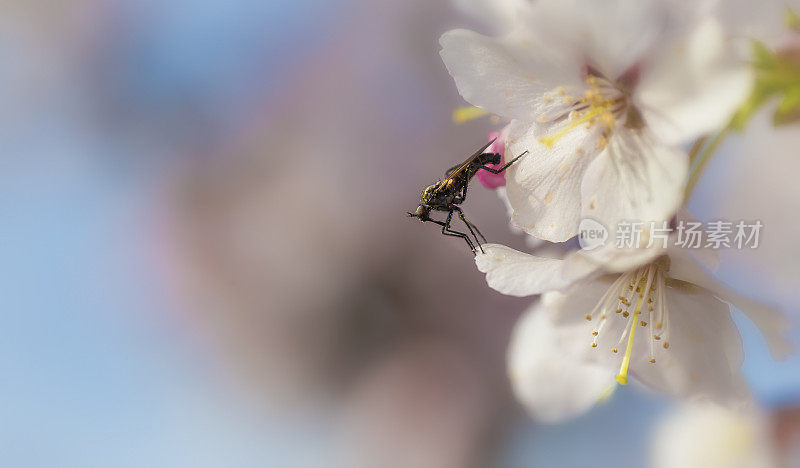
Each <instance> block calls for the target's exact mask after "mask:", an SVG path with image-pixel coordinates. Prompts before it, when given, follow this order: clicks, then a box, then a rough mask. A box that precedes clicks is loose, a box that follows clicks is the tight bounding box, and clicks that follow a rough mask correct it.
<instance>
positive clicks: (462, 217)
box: [447, 206, 486, 253]
mask: <svg viewBox="0 0 800 468" xmlns="http://www.w3.org/2000/svg"><path fill="white" fill-rule="evenodd" d="M453 209H454V210H455V211H458V217H459V218H461V221H464V224H466V225H467V229H469V232H470V234H472V237H474V238H475V242H477V243H478V248H480V249H481V252H483V253H486V252H484V251H483V247H482V246H481V241H480V240H478V236H476V235H475V231H473V230H472V226H474V225H473V224H472V223H470V222H469V221H467V218H466V217H464V212H463V211H461V208H459V207H457V206H454V207H453ZM450 214H451V215H452V214H453V212H452V211H451V212H450ZM447 222H448V224H449V223H450V216H448V217H447ZM475 229H477V228H475ZM481 237H483V234H481ZM483 241H484V242H486V239H485V238H484V239H483ZM472 250H473V251H474V250H475V249H474V248H473V249H472Z"/></svg>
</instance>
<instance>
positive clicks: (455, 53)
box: [439, 29, 583, 120]
mask: <svg viewBox="0 0 800 468" xmlns="http://www.w3.org/2000/svg"><path fill="white" fill-rule="evenodd" d="M439 43H440V44H441V45H442V50H441V56H442V60H443V61H444V64H445V66H447V70H448V71H449V72H450V75H452V77H453V79H454V80H455V82H456V86H457V87H458V92H459V93H461V96H462V97H463V98H464V99H466V100H467V102H469V103H470V104H472V105H474V106H477V107H480V108H481V109H485V110H487V111H489V112H492V113H494V114H497V115H500V116H503V117H507V118H516V119H523V120H534V119H536V118H538V115H539V111H538V107H537V106H540V105H543V101H542V99H543V95H544V93H545V92H547V91H551V90H553V89H555V88H556V87H558V86H567V87H570V86H574V87H578V88H580V89H582V88H581V87H582V86H583V85H582V83H581V81H580V80H581V75H580V68H579V66H578V64H577V63H576V64H574V65H571V64H570V63H565V62H564V60H563V58H561V57H559V56H558V54H557V53H555V51H554V50H553V48H552V47H551V48H548V47H543V46H540V45H537V43H535V42H533V41H532V40H531V39H530V38H527V37H523V36H522V35H521V33H520V34H512V35H509V36H507V37H504V38H491V37H486V36H482V35H480V34H477V33H474V32H472V31H467V30H464V29H456V30H452V31H448V32H446V33H444V35H442V37H441V39H439ZM581 92H582V91H580V90H579V91H578V94H580V93H581Z"/></svg>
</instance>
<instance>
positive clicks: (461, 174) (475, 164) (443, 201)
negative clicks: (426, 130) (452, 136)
mask: <svg viewBox="0 0 800 468" xmlns="http://www.w3.org/2000/svg"><path fill="white" fill-rule="evenodd" d="M494 140H496V138H495V139H493V140H492V141H490V142H489V143H486V144H485V145H484V146H483V147H482V148H481V149H479V150H478V151H476V152H475V153H474V154H473V155H472V156H470V157H469V158H467V160H466V161H464V162H463V163H461V164H459V165H457V166H454V167H451V168H450V169H448V170H447V172H445V178H444V180H442V181H438V182H436V183H435V184H433V185H430V186H428V187H427V188H426V189H425V190H423V191H422V195H420V203H419V206H418V207H417V211H416V212H415V213H408V216H409V217H412V218H418V219H419V220H420V221H422V222H423V223H424V222H426V221H430V222H432V223H435V224H438V225H439V226H441V227H442V234H444V235H445V236H452V237H460V238H462V239H464V240H465V241H466V242H467V245H469V248H470V249H471V250H472V252H473V253H475V244H473V243H472V239H470V237H469V236H468V235H467V234H466V233H464V232H460V231H456V230H454V229H451V227H450V221H452V219H453V212H456V213H458V217H459V218H461V221H463V222H464V224H465V225H466V226H467V229H468V230H469V233H470V234H472V237H473V238H474V239H475V242H476V243H477V244H478V248H480V249H481V252H483V247H481V241H480V240H479V239H478V236H480V238H481V239H483V242H486V238H485V237H484V236H483V234H481V231H480V230H479V229H478V227H477V226H475V225H474V224H472V223H471V222H469V221H468V220H467V218H466V217H465V216H464V212H463V211H461V208H459V207H458V205H460V204H461V203H463V202H464V200H466V198H467V186H468V185H469V182H470V181H471V180H472V178H473V177H475V174H477V173H478V171H480V170H481V169H483V170H484V171H488V172H491V173H492V174H500V173H501V172H503V171H505V170H506V169H507V168H508V167H509V166H510V165H512V164H514V163H515V162H517V160H518V159H519V158H521V157H523V156H524V155H525V154H526V153H527V151H525V152H523V153H522V154H520V155H519V156H517V157H516V158H514V159H512V160H511V161H510V162H508V163H506V164H504V165H503V167H501V168H499V169H493V168H491V167H489V166H487V164H499V163H500V159H501V156H500V153H484V151H485V150H486V148H488V147H489V145H491V144H492V143H494ZM431 211H444V212H446V213H447V219H446V220H445V221H438V220H435V219H433V218H431V217H430V213H431ZM476 232H477V235H476V234H475V233H476Z"/></svg>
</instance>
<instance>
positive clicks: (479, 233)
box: [461, 216, 487, 244]
mask: <svg viewBox="0 0 800 468" xmlns="http://www.w3.org/2000/svg"><path fill="white" fill-rule="evenodd" d="M461 219H463V220H464V222H465V223H467V226H472V228H473V229H475V232H477V233H478V235H479V236H480V238H481V239H483V243H484V244H485V243H486V242H487V241H486V236H484V235H483V233H481V230H480V229H478V226H476V225H474V224H472V223H471V222H469V221H467V218H464V217H463V216H462V217H461Z"/></svg>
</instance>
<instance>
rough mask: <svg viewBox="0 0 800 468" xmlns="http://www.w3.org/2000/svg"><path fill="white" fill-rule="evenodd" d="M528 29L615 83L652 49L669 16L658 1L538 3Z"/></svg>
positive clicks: (548, 0) (541, 0)
mask: <svg viewBox="0 0 800 468" xmlns="http://www.w3.org/2000/svg"><path fill="white" fill-rule="evenodd" d="M531 16H532V20H531V21H530V22H529V23H528V25H529V26H528V27H530V28H531V29H533V30H535V31H537V33H538V34H539V35H540V36H541V37H543V38H547V39H548V40H549V41H550V43H552V44H557V45H558V47H559V48H560V49H562V50H564V52H562V53H566V54H568V57H567V58H568V59H569V60H576V59H578V60H582V61H586V62H588V63H589V64H591V65H592V66H593V67H595V68H596V69H598V70H599V71H600V72H601V73H603V74H604V75H605V76H606V77H607V78H609V79H616V78H617V77H618V76H620V75H621V74H623V73H624V72H625V71H626V70H628V69H629V68H630V67H631V66H632V65H633V64H634V63H636V61H638V60H639V59H640V58H641V57H643V56H646V55H648V51H649V50H650V49H652V48H653V47H655V46H656V45H657V44H658V42H659V40H660V35H661V32H662V31H663V29H664V22H665V21H666V18H667V17H668V16H671V15H670V14H669V13H668V11H667V10H666V9H665V8H664V2H663V1H658V0H605V1H602V2H598V1H586V0H539V1H537V2H536V4H535V5H534V8H533V9H532V10H531Z"/></svg>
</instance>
